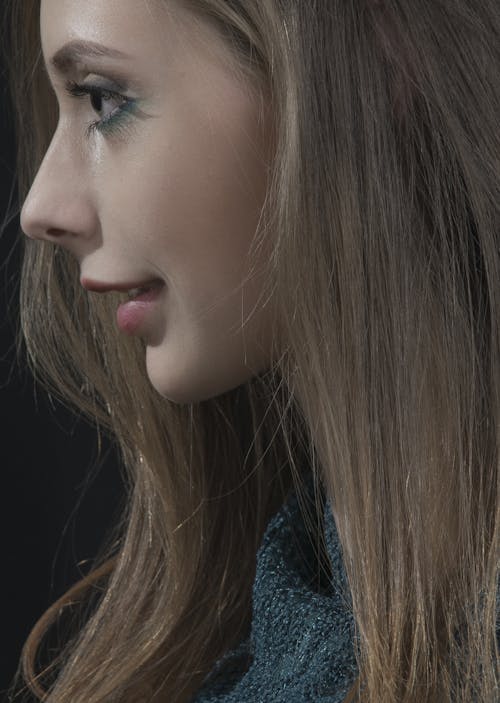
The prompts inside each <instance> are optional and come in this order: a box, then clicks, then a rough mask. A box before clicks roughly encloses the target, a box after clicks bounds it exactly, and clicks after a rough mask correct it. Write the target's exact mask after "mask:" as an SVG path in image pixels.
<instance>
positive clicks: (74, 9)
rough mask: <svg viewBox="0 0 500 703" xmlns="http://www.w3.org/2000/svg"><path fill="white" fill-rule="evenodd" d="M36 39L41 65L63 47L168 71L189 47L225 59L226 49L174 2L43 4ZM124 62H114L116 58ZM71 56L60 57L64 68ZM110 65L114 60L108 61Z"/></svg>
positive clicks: (67, 0)
mask: <svg viewBox="0 0 500 703" xmlns="http://www.w3.org/2000/svg"><path fill="white" fill-rule="evenodd" d="M40 34H41V41H42V50H43V55H44V58H45V61H46V63H47V64H49V63H50V61H51V59H52V57H53V56H54V55H55V54H56V53H57V52H58V51H59V50H60V49H61V48H62V47H63V46H64V45H66V44H68V43H70V42H71V43H75V42H80V47H81V42H87V43H88V44H99V45H102V46H105V47H107V48H108V49H110V50H111V53H115V54H116V56H115V58H116V59H118V58H121V59H122V60H123V59H125V56H123V54H127V55H128V56H129V57H130V58H133V59H134V61H136V62H137V61H144V62H146V63H148V62H149V63H151V62H154V61H156V62H160V63H162V64H163V65H165V63H164V62H165V60H167V61H168V65H170V66H172V65H173V63H175V61H176V58H179V57H180V56H181V55H182V53H183V49H184V53H185V50H186V47H187V45H188V44H189V51H190V54H191V56H192V55H193V53H199V52H193V49H194V47H195V46H197V47H198V48H202V53H203V52H206V51H207V50H208V51H209V53H210V54H211V55H212V56H213V57H215V56H218V57H219V58H223V59H224V60H225V61H227V55H225V56H224V49H225V47H224V45H223V42H222V40H221V39H220V38H218V37H217V35H216V34H215V33H214V32H213V31H210V28H209V27H208V25H207V24H204V23H202V22H201V21H195V17H194V16H193V15H192V14H190V13H189V11H188V10H186V9H185V8H182V7H181V6H180V4H179V3H177V2H174V1H172V0H170V1H168V2H166V1H162V0H85V2H82V0H41V2H40ZM120 53H121V54H122V56H121V57H120V56H118V54H120ZM68 57H69V59H70V60H74V59H75V52H72V53H70V54H69V55H68V54H66V56H64V55H63V58H62V62H64V61H65V60H66V59H67V58H68ZM107 58H109V59H112V58H113V57H111V56H110V57H107Z"/></svg>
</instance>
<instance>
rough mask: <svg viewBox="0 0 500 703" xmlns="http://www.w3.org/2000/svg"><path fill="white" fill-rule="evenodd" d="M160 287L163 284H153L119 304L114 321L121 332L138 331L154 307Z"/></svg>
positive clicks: (131, 333) (134, 332) (130, 332)
mask: <svg viewBox="0 0 500 703" xmlns="http://www.w3.org/2000/svg"><path fill="white" fill-rule="evenodd" d="M162 289H163V286H155V287H154V288H150V289H149V290H147V291H145V292H144V293H141V294H140V295H138V296H137V297H136V298H133V299H132V300H129V301H128V302H126V303H122V304H121V305H120V307H119V308H118V310H117V312H116V321H117V323H118V327H119V328H120V329H121V331H122V332H125V334H130V335H133V334H136V333H137V332H140V330H141V327H142V326H143V325H144V323H145V322H146V321H147V317H148V315H150V314H151V312H152V310H153V308H154V307H155V304H156V302H157V300H158V298H159V297H160V293H161V291H162Z"/></svg>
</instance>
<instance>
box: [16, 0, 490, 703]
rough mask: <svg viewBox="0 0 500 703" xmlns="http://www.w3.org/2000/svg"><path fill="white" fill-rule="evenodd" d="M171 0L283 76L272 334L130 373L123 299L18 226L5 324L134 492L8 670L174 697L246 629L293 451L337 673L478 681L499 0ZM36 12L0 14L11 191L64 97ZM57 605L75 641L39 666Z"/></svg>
mask: <svg viewBox="0 0 500 703" xmlns="http://www.w3.org/2000/svg"><path fill="white" fill-rule="evenodd" d="M183 6H185V7H186V9H189V10H191V11H192V12H193V21H194V20H195V18H201V21H208V22H210V23H211V24H212V25H213V26H214V28H215V29H216V30H217V31H218V32H220V33H221V35H222V36H223V37H224V38H225V39H227V47H228V51H229V52H230V53H231V56H232V58H233V59H234V62H235V65H237V66H238V67H239V68H240V69H241V70H242V72H243V74H244V75H245V76H247V77H248V79H249V80H251V81H254V83H255V86H256V89H257V90H260V89H262V91H263V90H264V88H265V90H266V91H268V93H269V95H270V96H271V99H272V102H273V108H274V115H275V121H276V135H277V141H276V153H275V158H274V163H273V167H272V168H273V170H272V178H271V179H270V186H269V192H268V194H267V197H266V202H265V204H264V208H263V216H262V218H261V221H260V223H259V228H258V231H257V232H256V235H255V251H257V250H258V248H259V247H260V246H263V245H264V243H269V242H270V241H271V242H272V254H271V256H270V258H269V267H268V271H267V281H268V284H267V287H266V291H265V295H266V296H273V300H274V301H275V303H276V326H275V328H276V339H275V352H276V353H275V354H274V357H273V361H272V365H271V367H270V369H269V371H268V372H266V373H265V374H262V375H260V376H258V377H255V378H253V379H252V380H251V381H249V382H248V383H246V384H244V385H243V386H241V387H239V388H237V389H235V390H234V391H231V392H229V393H227V394H224V396H221V397H219V398H215V399H211V400H208V401H204V402H203V403H197V404H188V405H185V406H181V405H175V404H173V403H171V402H169V401H167V400H165V399H163V398H160V397H159V396H158V394H156V393H155V392H154V390H153V389H152V388H151V386H150V384H149V383H148V381H147V378H146V373H145V370H144V362H143V349H142V347H141V344H140V342H137V341H126V342H125V341H124V340H123V339H120V338H119V337H118V336H117V334H116V332H115V331H114V325H113V324H112V322H111V315H112V311H113V310H114V309H115V302H116V301H112V300H111V301H110V300H107V299H106V300H102V299H101V298H98V297H97V296H95V295H93V294H87V293H85V292H83V291H82V290H81V288H80V287H79V283H78V271H77V269H76V264H75V262H72V261H71V259H70V257H68V256H66V255H65V253H64V252H62V251H56V250H54V248H53V247H52V246H51V245H50V244H47V243H43V244H40V243H37V244H34V243H33V242H26V244H25V256H24V263H23V271H22V286H21V325H22V339H23V340H24V341H23V343H22V344H21V343H20V350H23V349H24V348H25V349H26V353H27V358H28V360H29V363H30V365H31V367H32V369H33V372H34V373H35V375H36V378H38V379H39V380H40V381H41V382H43V383H44V384H45V385H46V386H48V387H49V388H50V389H51V390H52V391H53V392H56V393H58V394H59V395H60V396H62V397H63V398H64V399H65V400H66V402H68V403H70V404H72V405H73V406H75V407H76V408H78V410H79V411H83V412H85V413H86V414H87V415H88V416H89V417H90V418H92V419H93V420H94V421H95V422H96V423H97V424H98V426H99V428H101V429H102V430H103V431H107V432H109V433H110V434H111V435H112V436H113V437H114V438H115V440H116V443H117V446H118V447H119V449H120V451H121V455H122V458H123V465H124V467H125V472H126V478H127V482H128V487H129V502H128V506H127V509H126V511H125V514H124V515H123V521H122V523H121V524H120V525H118V526H117V530H116V535H115V539H114V540H110V544H109V545H107V547H106V549H104V548H103V551H102V554H101V555H100V557H99V559H98V560H96V563H95V568H94V570H93V571H92V572H91V573H90V574H89V575H88V576H87V577H86V578H85V579H84V580H83V581H82V582H80V583H78V584H76V585H75V586H74V587H73V588H72V589H71V590H70V591H69V593H68V594H66V596H65V597H63V599H61V601H59V602H57V603H56V604H54V606H53V607H52V608H51V609H50V610H49V611H48V612H47V613H46V614H45V616H43V618H42V619H41V620H40V622H39V623H38V624H37V625H36V626H35V628H34V630H33V631H32V633H31V635H30V637H29V638H28V640H27V642H26V645H25V648H24V651H23V657H22V669H23V672H24V673H23V675H24V678H25V679H26V681H27V682H28V684H29V686H30V687H31V688H32V690H34V691H35V692H36V693H39V694H41V692H42V685H43V686H44V687H45V688H46V689H48V693H47V696H46V698H44V700H47V701H49V702H50V703H70V702H71V703H104V702H105V701H106V702H107V703H109V701H117V702H118V701H120V702H122V701H123V702H125V701H127V703H130V702H131V701H133V700H135V699H136V698H140V697H141V696H142V697H146V698H147V695H146V694H145V692H148V691H149V692H150V694H151V699H152V698H153V695H154V693H156V692H158V695H161V700H165V701H167V700H168V701H176V702H179V703H180V702H181V701H187V700H189V698H190V696H192V695H193V693H194V692H195V691H196V690H197V688H198V687H199V685H200V683H201V681H202V679H203V676H204V675H205V674H206V673H207V672H208V671H209V670H210V669H211V667H212V665H213V663H214V661H215V660H216V659H217V658H218V657H219V656H220V655H221V654H222V653H223V652H224V651H226V650H227V649H228V648H230V647H231V646H233V645H234V644H235V643H236V642H237V641H238V639H239V638H240V637H241V635H242V634H243V633H244V632H245V630H246V628H247V627H248V622H249V616H250V599H251V584H252V579H253V574H254V565H255V553H256V549H257V547H258V544H259V542H260V539H261V536H262V533H263V530H264V528H265V525H266V523H267V521H268V519H269V517H270V515H271V514H272V513H273V512H274V511H275V510H276V509H277V507H278V506H279V504H280V503H281V502H282V501H283V499H284V497H285V495H286V493H287V491H288V489H289V488H290V486H291V485H292V484H293V483H294V484H295V485H296V487H297V488H299V489H300V486H301V475H302V473H303V472H304V471H305V470H307V471H312V472H313V474H314V475H315V476H317V477H318V481H319V480H320V481H322V482H323V483H324V485H325V487H326V490H327V494H328V497H329V499H330V502H331V505H332V506H334V510H335V519H336V524H337V529H338V533H339V537H340V540H341V544H342V548H343V554H344V559H345V567H346V572H347V577H348V580H349V585H350V589H351V594H352V607H353V614H354V617H355V622H356V629H357V638H356V640H357V641H358V642H359V648H357V649H356V656H357V661H358V665H359V672H360V680H359V682H356V683H355V686H354V688H353V689H352V691H351V698H352V696H353V695H354V693H355V692H356V693H357V695H358V698H359V700H360V701H363V703H380V701H384V703H396V702H397V703H417V702H418V703H424V702H425V703H431V702H432V703H434V702H438V701H439V703H443V702H445V701H449V702H451V701H453V702H454V703H470V701H477V703H494V701H496V700H497V696H498V642H497V639H496V634H495V633H496V629H495V628H496V618H497V611H496V596H497V587H498V570H499V559H498V556H499V554H498V547H499V524H500V514H499V500H498V495H499V447H500V285H499V282H500V130H499V129H498V119H499V118H498V116H499V115H500V70H499V69H500V7H499V5H498V2H497V0H482V1H481V2H476V3H474V2H471V1H470V0H398V1H396V0H383V1H376V0H356V1H354V2H345V0H314V1H312V0H310V1H308V2H302V1H301V0H286V1H285V0H258V1H257V0H255V1H253V0H252V1H249V2H247V1H246V0H245V1H243V0H189V2H184V3H183ZM37 10H38V2H37V1H36V0H29V1H28V0H22V1H16V0H10V2H9V12H8V14H7V15H6V17H7V18H8V21H9V23H10V24H9V27H10V28H11V29H12V33H11V36H12V39H13V42H12V43H11V44H10V49H9V52H8V57H9V61H10V63H11V65H12V85H13V99H14V105H15V108H16V113H17V115H18V117H19V119H18V144H19V159H18V170H19V187H20V195H21V198H23V197H24V196H25V195H26V193H27V191H28V188H29V185H30V183H31V181H32V179H33V176H34V174H35V172H36V169H37V168H38V166H39V164H40V162H41V159H42V158H43V154H44V152H45V150H46V148H47V146H48V144H49V142H50V138H51V135H52V133H53V131H54V128H55V124H56V120H57V111H56V107H55V105H54V98H53V97H52V95H51V94H50V91H49V90H48V86H47V83H46V77H45V75H44V72H43V70H42V66H41V55H40V40H39V30H38V12H37ZM259 86H260V87H261V88H259ZM125 378H126V379H127V380H126V382H125V381H124V379H125ZM145 428H147V430H146V429H145ZM186 554H189V559H186V556H185V555H186ZM78 604H80V608H79V609H78V608H76V606H77V605H78ZM72 607H73V608H76V610H77V611H78V617H76V616H75V617H73V619H72V620H71V618H70V620H71V622H68V623H66V624H65V628H64V631H65V632H66V633H67V642H66V643H65V647H62V646H61V648H60V650H61V651H60V653H59V654H58V655H57V657H56V658H55V659H54V661H53V662H52V664H51V665H49V666H48V667H46V668H45V672H44V674H42V673H41V674H36V671H35V666H36V661H35V660H36V653H37V651H38V649H39V645H40V642H41V641H42V638H43V635H44V634H46V633H48V632H50V630H51V628H52V629H54V627H55V625H56V624H57V623H58V622H59V623H60V629H61V623H64V622H65V617H66V615H67V613H69V612H70V611H71V609H72ZM123 613H127V618H126V619H124V617H123ZM68 617H69V616H68ZM360 682H362V685H358V684H359V683H360ZM155 700H156V699H155ZM159 700H160V699H159Z"/></svg>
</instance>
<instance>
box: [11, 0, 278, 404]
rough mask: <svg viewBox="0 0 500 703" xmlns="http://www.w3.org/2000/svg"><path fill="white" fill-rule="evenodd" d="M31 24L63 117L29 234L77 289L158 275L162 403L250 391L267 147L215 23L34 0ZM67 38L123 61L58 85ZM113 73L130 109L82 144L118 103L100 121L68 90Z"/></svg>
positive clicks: (266, 318) (157, 359)
mask: <svg viewBox="0 0 500 703" xmlns="http://www.w3.org/2000/svg"><path fill="white" fill-rule="evenodd" d="M40 29H41V40H42V51H43V56H44V59H45V63H46V65H47V71H48V74H49V78H50V81H51V83H52V86H53V88H54V91H55V94H56V96H57V101H58V104H59V122H58V126H57V129H56V131H55V133H54V136H53V139H52V142H51V144H50V146H49V148H48V150H47V153H46V155H45V158H44V160H43V163H42V164H41V167H40V169H39V172H38V173H37V176H36V178H35V180H34V182H33V184H32V188H31V190H30V192H29V194H28V197H27V199H26V201H25V203H24V206H23V209H22V213H21V227H22V229H23V231H24V232H25V234H26V235H27V236H28V237H31V238H34V239H41V240H47V241H50V242H52V243H54V244H55V245H56V246H61V247H64V248H65V249H67V250H68V251H69V252H70V253H71V254H72V255H73V256H74V257H76V259H77V261H78V263H79V265H80V273H81V280H82V282H85V280H89V279H90V280H92V281H99V282H104V283H110V282H113V283H116V282H137V281H145V280H150V279H152V278H157V277H159V278H161V280H162V281H163V282H164V284H165V285H164V287H163V288H162V291H161V295H160V298H159V300H158V303H157V304H156V305H155V307H154V309H153V311H152V314H150V315H148V317H147V320H146V323H145V325H144V327H143V328H141V330H140V336H141V337H142V338H143V340H144V342H145V348H146V365H147V372H148V376H149V378H150V380H151V382H152V384H153V386H154V387H155V388H156V389H157V391H158V392H159V393H160V394H161V395H163V396H165V397H167V398H169V399H171V400H173V401H175V402H179V403H184V402H193V401H199V400H204V399H207V398H210V397H213V396H216V395H219V394H221V393H223V392H225V391H228V390H230V389H232V388H234V387H236V386H238V385H240V384H242V383H244V382H245V381H246V380H248V379H249V378H250V377H252V376H253V375H255V374H256V373H259V372H261V371H263V370H265V369H266V367H267V366H268V364H269V360H270V353H271V352H270V350H271V338H272V335H271V329H272V324H271V319H272V315H271V310H270V305H269V304H267V305H266V304H265V303H264V302H263V301H261V299H260V297H261V294H262V290H263V288H262V285H263V277H262V271H261V269H262V264H263V263H264V260H265V256H266V252H265V251H264V250H262V253H261V254H260V256H261V257H262V258H260V259H259V258H258V257H257V258H254V259H253V260H251V259H250V256H249V251H250V246H251V243H252V240H253V237H254V234H255V230H256V227H257V224H258V222H259V217H260V215H261V209H262V206H263V203H264V198H265V193H266V188H267V179H268V174H269V162H270V158H271V151H272V127H271V118H270V115H269V113H268V108H266V107H265V106H266V104H267V103H266V102H265V101H263V100H261V98H260V97H258V95H257V93H256V91H255V90H252V88H251V86H250V84H249V83H248V81H245V80H243V79H242V77H241V76H238V75H237V74H236V72H235V70H234V64H232V63H231V59H230V56H229V54H228V50H227V49H226V47H225V45H224V44H223V43H222V40H221V39H220V38H219V37H218V35H216V33H215V30H214V28H212V27H210V26H209V25H208V24H206V23H204V22H199V21H196V22H195V21H194V18H193V17H192V16H190V15H189V14H188V13H187V11H186V10H183V9H182V7H180V6H177V4H175V3H169V4H168V11H167V10H166V3H160V2H138V1H137V0H86V2H83V3H82V2H81V0H42V1H41V12H40ZM74 39H81V40H87V41H93V42H99V43H100V44H103V45H105V46H106V47H111V48H114V49H118V50H120V51H122V52H125V53H127V54H128V56H129V57H130V58H126V59H125V58H118V59H117V58H108V57H99V58H89V59H88V60H85V62H84V63H79V64H77V65H76V66H74V67H73V68H72V69H71V72H70V74H69V75H67V76H66V75H64V76H63V75H60V74H59V73H58V72H56V70H55V69H54V68H53V67H52V66H51V58H52V57H53V55H54V54H55V53H56V52H57V51H58V50H59V49H60V48H61V47H63V45H65V44H66V43H67V42H69V41H71V40H74ZM110 75H111V76H112V78H113V79H115V77H116V76H118V77H119V78H120V79H121V80H122V81H125V82H126V83H127V86H126V90H122V91H121V93H122V94H123V95H125V96H126V97H127V98H132V99H134V100H135V101H136V102H135V106H136V110H135V111H134V113H133V114H131V115H129V116H127V119H125V120H121V118H120V120H121V126H119V127H118V128H116V127H115V128H113V129H112V130H110V131H107V132H106V133H103V132H99V131H95V130H94V131H93V132H92V133H91V134H90V135H87V134H86V127H87V125H88V124H89V123H91V122H93V121H96V120H100V119H102V118H103V117H107V116H109V115H110V114H111V113H113V112H114V111H117V110H119V108H120V106H121V105H122V103H123V99H122V100H121V102H120V100H117V99H116V98H115V99H110V98H109V97H108V98H107V99H105V100H102V99H101V101H100V102H98V104H97V109H98V110H99V111H98V112H96V109H95V108H96V105H95V104H94V105H93V101H91V98H90V97H89V96H88V95H85V96H83V97H74V96H71V95H69V94H68V93H67V91H66V90H65V81H66V80H67V79H68V78H69V79H71V80H74V81H75V82H77V83H79V84H80V83H83V84H94V85H95V84H98V85H99V86H100V87H103V86H104V87H108V88H112V87H113V86H112V85H110V84H109V76H110ZM101 97H102V96H101ZM120 120H118V121H119V122H120ZM110 124H111V123H110ZM116 124H117V123H116V121H115V125H116ZM101 294H102V295H106V294H108V295H109V293H101ZM113 295H116V293H114V294H113Z"/></svg>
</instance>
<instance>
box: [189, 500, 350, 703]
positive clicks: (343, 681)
mask: <svg viewBox="0 0 500 703" xmlns="http://www.w3.org/2000/svg"><path fill="white" fill-rule="evenodd" d="M324 513H325V515H324V533H325V541H326V548H327V551H328V556H329V558H330V562H331V565H332V573H331V575H329V578H328V579H327V583H326V584H325V583H321V580H319V579H318V559H317V557H316V556H315V550H314V548H313V545H312V542H311V539H310V538H309V536H308V532H307V529H306V526H305V524H304V520H303V518H302V512H301V510H300V507H299V504H298V500H297V497H296V495H295V493H292V494H291V496H290V498H289V499H288V500H287V501H286V502H285V504H284V506H283V507H282V509H281V510H280V511H279V512H278V513H277V514H276V515H275V516H274V517H273V518H272V520H271V521H270V523H269V525H268V527H267V529H266V532H265V534H264V537H263V540H262V543H261V547H260V549H259V551H258V554H257V570H256V576H255V582H254V586H253V612H252V627H251V632H250V636H249V637H248V639H246V640H245V641H243V642H241V643H240V645H239V646H238V647H236V648H235V649H234V650H232V651H231V652H229V653H228V654H226V655H225V656H224V657H223V658H222V659H221V660H219V661H218V662H217V664H216V665H215V667H214V669H213V670H212V672H211V673H210V674H209V676H208V677H207V678H206V679H205V682H204V684H203V686H202V688H201V690H200V691H199V692H198V694H197V696H196V697H195V698H194V700H193V703H309V702H310V703H312V702H314V703H341V701H343V700H344V698H345V696H346V694H347V691H348V690H349V688H350V686H351V685H352V683H353V681H354V679H355V678H356V677H357V667H356V662H355V658H354V651H353V644H352V643H353V638H354V627H353V623H354V621H353V616H352V613H351V607H350V606H351V601H350V596H349V589H348V586H347V581H346V577H345V571H344V568H343V562H342V556H341V552H340V544H339V540H338V535H337V531H336V528H335V522H334V520H333V517H332V513H331V510H329V509H328V510H325V511H324ZM323 581H324V579H323Z"/></svg>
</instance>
